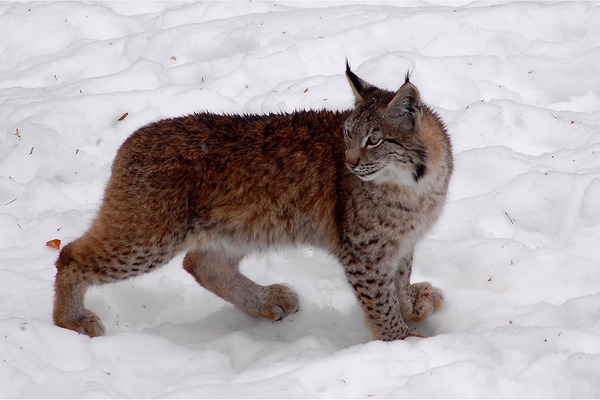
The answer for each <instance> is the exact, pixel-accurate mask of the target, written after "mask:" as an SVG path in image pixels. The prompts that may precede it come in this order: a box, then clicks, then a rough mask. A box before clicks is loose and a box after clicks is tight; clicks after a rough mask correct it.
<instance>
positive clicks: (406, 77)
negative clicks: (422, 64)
mask: <svg viewBox="0 0 600 400" xmlns="http://www.w3.org/2000/svg"><path fill="white" fill-rule="evenodd" d="M411 75H412V71H410V70H408V71H406V75H404V83H408V82H410V76H411Z"/></svg>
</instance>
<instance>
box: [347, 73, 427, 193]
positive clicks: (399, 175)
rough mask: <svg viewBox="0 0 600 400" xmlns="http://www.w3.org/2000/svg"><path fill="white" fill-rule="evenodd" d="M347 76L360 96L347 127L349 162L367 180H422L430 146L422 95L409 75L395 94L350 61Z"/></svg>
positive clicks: (351, 167) (353, 169) (406, 182)
mask: <svg viewBox="0 0 600 400" xmlns="http://www.w3.org/2000/svg"><path fill="white" fill-rule="evenodd" d="M346 77H347V78H348V81H349V82H350V86H351V87H352V90H353V91H354V95H355V96H356V106H355V109H354V111H353V112H352V114H351V115H350V117H348V119H347V120H346V123H345V126H344V140H345V143H346V166H347V167H348V169H349V170H350V171H352V172H353V173H354V174H356V176H357V177H359V178H360V179H362V180H364V181H373V182H375V183H395V184H399V185H415V184H417V183H418V182H419V181H420V180H421V178H423V177H424V176H425V175H426V174H427V167H426V165H427V149H426V147H425V143H424V141H423V138H422V137H421V136H422V135H420V128H421V117H422V115H423V105H422V103H421V96H420V94H419V91H418V89H417V88H416V87H415V86H414V85H413V84H412V83H410V81H409V78H410V76H409V74H406V78H405V83H404V84H403V85H402V87H401V88H400V89H399V90H398V91H397V92H396V93H393V92H390V91H388V90H383V89H379V88H377V87H375V86H373V85H371V84H369V83H367V82H365V81H363V80H362V79H361V78H359V77H358V76H356V74H354V73H353V72H352V71H351V70H350V66H349V65H348V63H346Z"/></svg>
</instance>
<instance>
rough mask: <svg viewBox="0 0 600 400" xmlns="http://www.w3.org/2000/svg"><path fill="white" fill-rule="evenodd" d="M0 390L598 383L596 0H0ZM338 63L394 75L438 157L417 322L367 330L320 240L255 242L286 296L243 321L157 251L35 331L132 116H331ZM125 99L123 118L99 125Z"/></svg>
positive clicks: (264, 279)
mask: <svg viewBox="0 0 600 400" xmlns="http://www.w3.org/2000/svg"><path fill="white" fill-rule="evenodd" d="M0 38H1V39H0V103H1V106H0V131H1V132H2V135H0V226H1V228H0V249H1V251H0V397H19V398H23V397H64V398H68V397H280V398H287V397H363V398H364V397H600V383H598V377H600V267H599V265H598V260H599V259H600V246H599V245H598V244H599V243H600V205H599V203H598V199H599V198H600V63H599V62H598V61H599V60H600V4H599V3H597V2H574V1H573V2H564V3H563V2H537V1H530V2H498V3H472V2H470V1H451V2H447V1H427V2H415V1H413V2H402V3H394V2H387V3H384V2H380V3H372V2H371V3H367V4H360V3H356V2H354V3H342V2H335V3H322V2H321V3H291V2H284V3H272V2H271V3H264V2H244V3H240V2H235V3H233V2H222V3H216V2H214V3H213V2H209V3H177V2H165V3H160V2H133V3H131V2H128V3H117V2H107V3H93V2H90V3H79V2H42V3H8V2H3V3H0ZM346 57H347V58H348V59H349V60H350V62H351V64H352V66H353V68H354V69H355V71H356V72H357V73H358V74H359V75H360V76H361V77H362V78H364V79H365V80H367V81H369V82H371V83H374V84H377V85H380V86H382V87H386V88H388V89H396V88H398V87H399V86H400V84H401V83H402V82H403V79H404V74H405V72H406V71H407V70H411V71H412V79H411V80H412V82H413V83H415V84H416V85H417V86H418V87H419V89H420V90H421V93H422V96H423V98H424V99H425V100H426V101H427V102H428V103H429V104H431V105H432V106H433V107H435V109H436V110H437V111H438V112H439V113H440V115H441V116H442V117H443V119H444V120H445V121H446V123H447V126H448V129H449V132H450V133H451V136H452V141H453V145H454V152H455V159H456V171H455V175H454V177H453V180H452V182H451V187H450V192H449V198H448V203H447V207H446V208H445V211H444V214H443V216H442V218H441V219H440V221H439V222H438V223H437V225H436V226H435V228H434V229H433V230H432V231H431V232H430V234H428V236H427V238H426V239H425V240H423V242H422V243H421V244H420V245H419V247H418V249H417V252H416V257H415V267H414V273H413V279H414V281H423V280H427V281H431V282H433V283H434V284H435V285H436V286H439V287H440V288H442V289H443V290H444V291H445V293H446V303H445V306H444V308H443V309H442V310H441V311H439V312H438V313H436V314H435V315H433V316H432V317H431V318H430V319H429V320H427V321H426V322H424V323H423V324H421V325H420V326H419V329H420V330H421V331H422V332H424V333H426V334H427V335H428V336H429V337H428V338H426V339H417V338H409V339H407V340H405V341H397V342H393V343H383V342H373V341H370V336H369V332H368V331H367V329H366V327H365V325H364V323H363V319H362V318H363V317H362V312H361V310H360V307H359V305H358V304H357V302H356V300H355V299H354V296H353V294H352V292H351V288H350V287H349V285H348V284H347V283H346V281H345V278H344V274H343V271H342V268H341V267H340V266H339V265H338V264H337V263H336V262H335V260H333V259H332V258H331V257H329V256H327V255H326V254H324V253H322V252H320V251H319V250H318V249H310V248H299V249H284V250H281V251H279V252H274V253H268V254H262V255H255V256H253V257H250V258H248V259H247V260H245V261H244V262H243V265H242V270H243V272H244V273H246V274H247V275H248V276H250V277H251V278H252V279H255V280H256V281H257V282H260V283H274V282H285V283H288V284H290V285H291V286H293V287H294V288H295V289H296V290H297V291H298V292H299V293H300V295H301V306H300V312H299V313H297V314H295V315H293V316H290V317H288V318H286V319H285V320H283V321H281V322H277V323H269V322H264V321H259V320H255V319H253V318H251V317H248V316H246V315H244V314H242V313H241V312H240V311H238V310H236V309H235V308H233V306H231V305H230V304H228V303H226V302H224V301H223V300H221V299H219V298H217V297H215V296H214V295H212V294H210V293H208V292H207V291H205V290H204V289H202V288H200V287H199V286H198V285H197V284H196V283H195V282H194V280H193V279H192V277H191V276H189V275H188V274H187V273H186V272H185V271H183V269H182V268H181V262H182V257H181V256H179V257H177V258H176V259H175V260H173V261H172V262H171V263H169V264H168V265H167V266H165V267H164V268H162V269H160V270H159V271H156V272H155V273H152V274H149V275H146V276H144V277H141V278H138V279H135V280H129V281H125V282H122V283H118V284H114V285H110V286H103V287H98V288H94V289H92V290H91V291H90V292H89V293H88V296H87V298H86V304H87V306H88V307H89V308H90V309H93V310H94V311H95V312H97V313H98V314H99V316H100V317H101V318H102V319H103V321H104V324H105V325H106V328H107V335H106V336H104V337H101V338H95V339H89V338H87V337H84V336H81V335H78V334H76V333H74V332H71V331H67V330H63V329H59V328H57V327H55V326H53V325H52V321H51V307H52V296H53V286H52V285H53V281H54V273H55V269H54V265H53V264H54V261H55V259H56V257H57V255H58V252H57V251H56V250H54V249H51V248H49V247H46V246H45V243H46V242H47V241H49V240H51V239H60V240H61V241H62V243H63V245H64V244H66V243H68V242H70V241H72V240H74V239H76V238H77V237H78V236H79V235H81V234H82V233H83V232H84V231H85V230H86V228H87V227H88V226H89V224H90V221H91V219H92V218H93V217H94V215H95V212H96V210H97V208H98V206H99V203H100V200H101V197H102V193H103V187H104V185H105V183H106V181H107V179H108V177H109V171H110V163H111V161H112V159H113V157H114V155H115V153H116V151H117V149H118V147H119V146H120V144H121V143H122V142H123V141H124V140H125V138H126V137H127V136H128V135H130V134H131V133H132V132H133V131H134V130H135V129H136V128H138V127H140V126H142V125H144V124H146V123H149V122H151V121H154V120H157V119H159V118H164V117H172V116H178V115H183V114H187V113H191V112H196V111H204V110H208V111H212V112H219V113H243V112H248V113H265V112H271V111H293V110H295V109H303V108H313V109H318V108H328V109H347V108H349V107H351V106H352V103H353V97H352V92H351V90H350V88H349V87H348V85H347V83H346V80H345V77H344V75H343V71H344V61H345V58H346ZM125 113H128V114H127V117H126V118H125V119H123V120H122V121H119V118H120V117H121V116H123V115H124V114H125Z"/></svg>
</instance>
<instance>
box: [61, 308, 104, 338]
mask: <svg viewBox="0 0 600 400" xmlns="http://www.w3.org/2000/svg"><path fill="white" fill-rule="evenodd" d="M55 323H56V325H57V326H60V327H61V328H66V329H70V330H72V331H75V332H77V333H81V334H82V335H88V336H89V337H96V336H102V335H104V325H102V321H101V320H100V318H99V317H98V316H97V315H96V314H94V313H93V312H91V311H89V310H85V315H84V317H83V318H81V319H79V320H77V321H56V322H55Z"/></svg>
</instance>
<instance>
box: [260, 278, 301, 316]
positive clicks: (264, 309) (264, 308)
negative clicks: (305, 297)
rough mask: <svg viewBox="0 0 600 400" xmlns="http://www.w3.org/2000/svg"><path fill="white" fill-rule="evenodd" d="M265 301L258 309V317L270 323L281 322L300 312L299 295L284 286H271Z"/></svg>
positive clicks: (268, 288)
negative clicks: (288, 316)
mask: <svg viewBox="0 0 600 400" xmlns="http://www.w3.org/2000/svg"><path fill="white" fill-rule="evenodd" d="M266 289H267V293H266V296H265V299H264V301H263V302H262V304H260V306H259V307H258V313H257V315H256V316H257V317H259V318H262V319H267V320H269V321H279V320H281V319H283V318H284V317H285V316H286V315H290V314H293V313H295V312H297V311H298V307H299V300H298V295H297V294H296V293H295V292H294V291H293V290H292V289H290V288H288V287H287V286H284V285H279V284H275V285H269V286H267V287H266Z"/></svg>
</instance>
